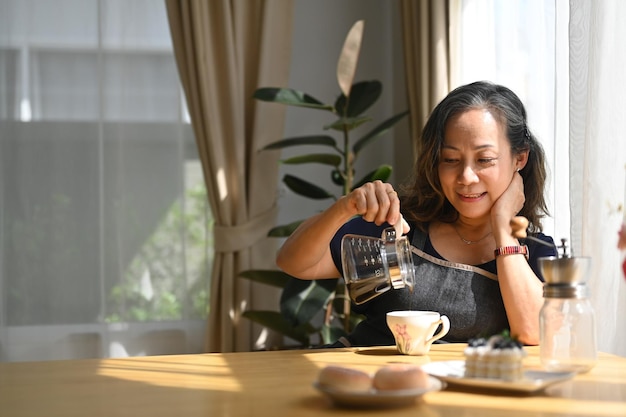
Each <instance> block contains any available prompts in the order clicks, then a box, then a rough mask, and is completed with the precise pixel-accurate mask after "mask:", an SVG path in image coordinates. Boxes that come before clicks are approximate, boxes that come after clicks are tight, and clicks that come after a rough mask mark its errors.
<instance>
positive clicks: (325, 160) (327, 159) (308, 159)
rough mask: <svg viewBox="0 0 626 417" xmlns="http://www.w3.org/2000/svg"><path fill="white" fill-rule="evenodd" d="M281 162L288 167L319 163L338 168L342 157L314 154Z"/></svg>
mask: <svg viewBox="0 0 626 417" xmlns="http://www.w3.org/2000/svg"><path fill="white" fill-rule="evenodd" d="M280 162H282V163H283V164H287V165H298V164H307V163H318V164H324V165H330V166H333V167H336V166H339V164H341V156H339V155H333V154H329V153H312V154H309V155H300V156H294V157H292V158H287V159H283V160H281V161H280Z"/></svg>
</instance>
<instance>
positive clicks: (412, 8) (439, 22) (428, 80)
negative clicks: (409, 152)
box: [400, 0, 451, 151]
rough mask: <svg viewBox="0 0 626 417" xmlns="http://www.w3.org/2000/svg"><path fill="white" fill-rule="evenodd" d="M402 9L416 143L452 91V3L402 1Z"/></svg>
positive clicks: (405, 56) (424, 0)
mask: <svg viewBox="0 0 626 417" xmlns="http://www.w3.org/2000/svg"><path fill="white" fill-rule="evenodd" d="M400 8H401V9H400V10H401V16H402V38H403V48H404V66H405V72H406V86H407V96H408V102H409V108H410V112H411V114H410V122H411V136H412V138H413V143H414V144H415V143H417V140H416V139H417V137H418V136H419V135H420V134H421V132H422V128H423V127H424V124H425V123H426V119H428V116H429V115H430V112H431V111H432V109H433V107H435V105H436V104H437V103H439V101H440V100H441V99H443V98H444V97H445V96H446V94H448V92H449V91H450V88H451V76H450V48H451V45H450V34H449V27H450V17H449V16H450V1H449V0H444V1H440V0H417V1H416V0H401V2H400ZM414 151H415V149H414Z"/></svg>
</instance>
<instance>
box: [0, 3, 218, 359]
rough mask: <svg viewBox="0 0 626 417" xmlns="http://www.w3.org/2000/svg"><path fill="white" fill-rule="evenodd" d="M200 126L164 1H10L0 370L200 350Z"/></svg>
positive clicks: (203, 244) (5, 11)
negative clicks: (17, 363) (14, 363)
mask: <svg viewBox="0 0 626 417" xmlns="http://www.w3.org/2000/svg"><path fill="white" fill-rule="evenodd" d="M188 120H189V118H188V116H187V115H186V112H185V108H184V96H183V93H182V89H181V88H180V84H179V81H178V74H177V70H176V64H175V61H174V57H173V53H172V46H171V43H170V38H169V28H168V24H167V17H166V13H165V6H164V4H163V3H162V2H153V1H148V0H137V1H133V2H126V1H120V0H106V1H103V0H53V1H48V0H31V1H27V2H25V1H21V0H0V167H1V168H0V169H1V173H0V184H1V188H0V201H1V202H2V204H1V208H0V210H1V211H0V305H1V306H2V307H1V309H0V360H31V359H56V358H70V357H94V356H104V357H107V356H123V355H134V354H148V353H174V352H179V353H185V352H191V351H198V350H200V349H201V347H202V343H203V334H204V327H205V318H206V315H207V312H208V295H209V294H208V292H209V282H208V281H209V277H210V272H211V264H212V254H213V251H212V242H211V236H212V234H211V229H210V228H211V225H212V217H211V213H210V209H209V207H208V201H207V198H206V190H205V187H204V181H203V177H202V168H201V165H200V162H199V160H198V157H197V154H196V146H195V141H194V138H193V132H192V129H191V126H190V125H189V123H188Z"/></svg>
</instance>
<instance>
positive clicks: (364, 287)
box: [341, 227, 415, 304]
mask: <svg viewBox="0 0 626 417" xmlns="http://www.w3.org/2000/svg"><path fill="white" fill-rule="evenodd" d="M341 259H342V264H343V274H344V279H345V281H346V288H347V290H348V294H349V295H350V298H351V299H352V301H353V302H354V303H356V304H363V303H365V302H367V301H369V300H371V299H372V298H374V297H377V296H378V295H380V294H382V293H385V292H387V291H389V290H390V289H400V288H405V287H408V288H409V289H411V290H412V289H413V285H414V282H415V271H414V266H413V259H412V255H411V245H410V244H409V241H408V240H407V238H406V237H402V236H400V237H397V236H396V230H395V229H394V228H393V227H390V228H387V229H385V230H384V231H383V234H382V237H381V238H375V237H371V236H361V235H354V234H348V235H345V236H344V237H343V239H342V241H341Z"/></svg>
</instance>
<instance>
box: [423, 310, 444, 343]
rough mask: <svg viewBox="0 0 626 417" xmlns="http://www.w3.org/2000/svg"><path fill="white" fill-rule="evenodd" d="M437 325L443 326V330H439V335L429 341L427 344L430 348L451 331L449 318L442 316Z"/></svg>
mask: <svg viewBox="0 0 626 417" xmlns="http://www.w3.org/2000/svg"><path fill="white" fill-rule="evenodd" d="M436 324H437V325H439V324H441V326H442V327H441V330H439V333H437V334H435V335H433V337H431V338H430V339H428V341H427V342H426V345H428V346H429V345H431V344H432V343H433V342H434V341H436V340H439V339H441V338H442V337H444V336H445V335H447V334H448V332H449V331H450V320H449V319H448V316H441V317H440V318H439V321H438V322H437V323H436Z"/></svg>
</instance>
